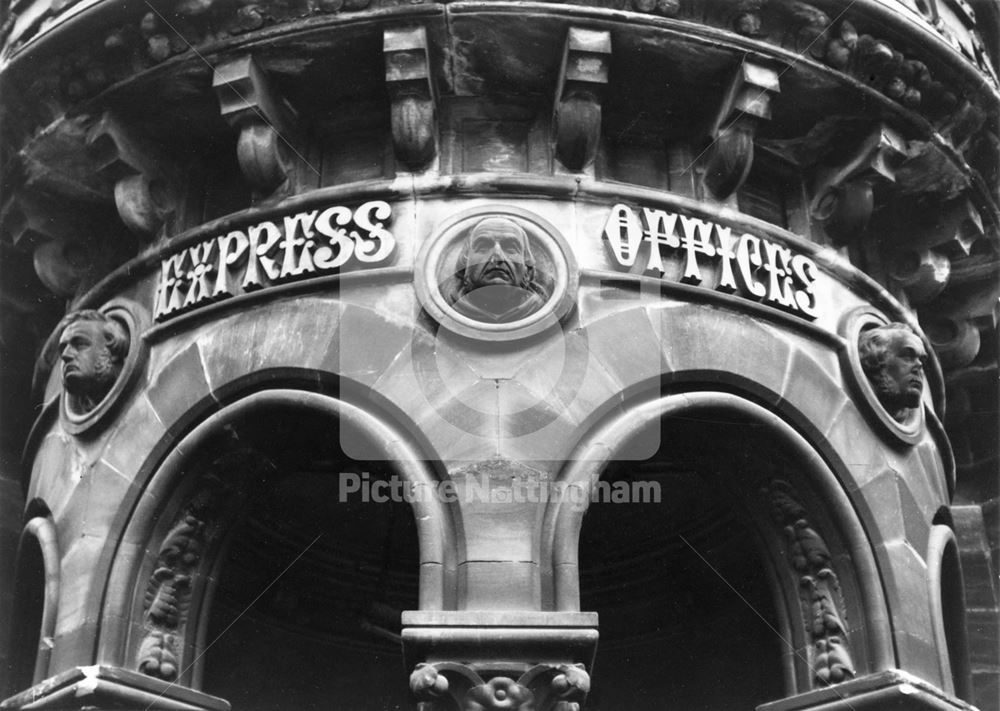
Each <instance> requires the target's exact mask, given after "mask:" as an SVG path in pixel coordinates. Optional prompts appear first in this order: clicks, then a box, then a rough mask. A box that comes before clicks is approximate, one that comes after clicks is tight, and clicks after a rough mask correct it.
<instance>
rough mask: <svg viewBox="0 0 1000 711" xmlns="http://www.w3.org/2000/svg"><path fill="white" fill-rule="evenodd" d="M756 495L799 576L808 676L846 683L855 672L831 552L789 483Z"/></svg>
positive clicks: (776, 484)
mask: <svg viewBox="0 0 1000 711" xmlns="http://www.w3.org/2000/svg"><path fill="white" fill-rule="evenodd" d="M761 493H762V494H763V495H764V496H765V497H766V498H767V500H768V503H769V507H770V512H771V518H772V520H773V521H774V522H775V524H777V525H778V526H780V527H781V530H782V532H783V533H784V535H785V538H786V540H787V542H788V562H789V565H790V567H791V569H792V572H793V573H794V574H796V575H798V576H799V585H800V594H801V602H802V612H803V616H804V618H805V621H806V629H807V633H808V634H809V637H810V639H811V642H812V653H811V654H810V659H809V663H810V668H811V669H812V673H813V678H814V679H815V680H816V681H817V682H818V683H820V684H836V683H839V682H842V681H846V680H847V679H849V678H851V677H853V676H854V675H855V669H854V664H853V662H852V661H851V652H850V645H849V644H848V639H847V628H846V624H845V622H844V616H843V613H842V612H841V610H843V607H844V605H843V602H842V600H841V592H840V582H839V581H838V579H837V574H836V573H835V572H834V571H833V568H832V566H831V564H830V558H831V557H830V550H829V548H828V547H827V545H826V542H825V541H824V540H823V537H822V536H821V535H820V533H819V532H818V531H817V530H816V529H815V528H814V527H813V525H812V524H811V523H810V521H809V518H808V514H807V513H806V510H805V508H804V507H803V506H802V504H801V503H800V502H799V501H798V499H797V498H796V495H795V491H794V490H793V489H792V487H791V485H790V484H789V483H788V482H786V481H781V480H775V481H772V482H771V483H770V484H769V485H768V486H766V487H764V489H763V490H762V492H761Z"/></svg>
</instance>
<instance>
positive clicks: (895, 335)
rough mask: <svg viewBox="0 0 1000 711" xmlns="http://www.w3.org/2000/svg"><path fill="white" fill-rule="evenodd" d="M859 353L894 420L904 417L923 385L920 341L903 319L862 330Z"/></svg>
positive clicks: (915, 403) (916, 404)
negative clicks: (901, 321)
mask: <svg viewBox="0 0 1000 711" xmlns="http://www.w3.org/2000/svg"><path fill="white" fill-rule="evenodd" d="M858 354H859V355H860V356H861V367H862V368H863V369H864V371H865V375H867V376H868V380H869V382H870V383H871V384H872V388H873V389H874V390H875V395H876V396H877V397H878V400H879V402H880V403H882V406H883V407H885V409H886V411H887V412H888V413H889V414H890V415H891V416H892V418H893V419H894V420H896V422H903V421H905V420H906V418H907V416H908V415H909V412H910V410H912V409H913V408H915V407H919V406H920V396H921V394H922V393H923V389H924V364H925V363H926V362H927V351H926V350H925V349H924V344H923V342H922V341H921V340H920V338H919V337H918V336H917V334H916V333H914V332H913V329H911V328H910V327H909V326H907V325H906V324H905V323H890V324H886V325H885V326H878V327H876V328H870V329H868V330H867V331H864V332H862V334H861V337H860V339H859V341H858Z"/></svg>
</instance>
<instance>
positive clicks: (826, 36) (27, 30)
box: [7, 0, 997, 118]
mask: <svg viewBox="0 0 1000 711" xmlns="http://www.w3.org/2000/svg"><path fill="white" fill-rule="evenodd" d="M36 4H37V5H41V3H36ZM418 4H422V3H418ZM109 5H110V3H109ZM164 5H165V6H161V5H159V4H158V5H157V7H153V6H152V5H150V6H148V7H146V6H142V8H141V9H142V12H141V13H136V14H134V15H132V16H129V17H119V18H116V20H114V21H109V27H108V29H107V30H105V31H104V32H99V33H96V37H97V38H99V41H97V42H95V43H94V44H93V45H91V46H89V47H86V46H81V47H80V48H79V49H78V51H77V53H76V54H75V55H74V56H72V57H68V56H67V57H64V58H60V59H58V60H56V61H58V62H59V63H60V65H61V66H63V68H64V70H65V71H60V72H58V74H60V75H62V76H66V77H70V78H71V79H70V80H69V81H67V82H65V83H64V84H63V85H62V86H61V87H60V90H61V91H62V92H63V94H64V95H65V98H67V99H69V100H71V101H75V100H78V99H80V98H85V97H88V96H92V95H94V94H96V93H98V92H100V91H102V90H103V89H105V88H107V87H109V86H111V85H112V84H114V83H115V82H117V81H120V80H121V79H123V78H124V77H125V76H127V75H128V74H129V73H131V72H133V71H134V70H135V65H134V62H135V61H136V60H139V61H140V62H141V63H142V64H144V65H145V66H153V65H156V64H159V63H161V62H163V61H165V60H167V59H169V58H170V57H173V56H176V55H180V54H184V53H187V52H189V51H191V50H192V48H198V47H199V46H202V45H205V44H208V43H217V42H222V41H226V40H230V39H235V38H239V37H240V36H242V35H246V34H247V33H250V32H254V31H257V30H261V29H264V28H267V27H272V26H278V25H281V24H285V23H291V22H295V21H301V20H302V19H304V18H309V17H317V18H319V17H323V16H339V15H349V14H351V13H358V12H362V11H365V10H368V9H369V8H370V6H371V5H372V0H346V2H345V0H287V1H285V2H280V3H261V2H250V3H245V2H240V3H234V2H229V1H228V0H202V1H200V2H190V1H189V0H175V1H174V2H172V3H166V4H164ZM375 5H377V6H379V7H385V8H387V9H388V8H395V7H396V6H397V5H398V3H396V2H394V0H375ZM597 5H598V6H599V7H603V8H607V9H610V10H616V11H619V10H622V9H629V10H633V11H636V12H637V13H641V14H648V15H652V16H653V17H656V18H657V19H658V20H660V21H663V20H662V19H660V18H666V20H668V21H670V20H675V19H676V20H683V21H687V22H699V23H703V24H706V25H708V26H709V27H713V28H719V29H723V30H726V31H731V32H734V33H737V34H739V35H742V36H744V37H747V38H749V39H752V40H758V41H763V42H767V43H769V44H772V45H776V46H778V47H781V48H782V49H784V50H787V51H790V52H794V53H796V54H806V55H808V56H809V57H810V58H812V59H814V60H816V61H818V62H821V63H823V64H825V65H827V66H829V67H831V68H832V69H835V70H837V71H842V72H845V73H847V74H849V75H851V76H853V77H855V78H856V79H857V80H858V81H861V82H862V83H864V84H868V85H870V86H872V87H874V88H875V89H876V90H877V91H879V92H880V93H882V94H884V95H885V96H886V97H887V98H889V99H891V100H893V101H896V102H898V103H900V104H901V105H903V106H906V107H908V108H911V109H920V110H922V111H925V112H926V113H928V114H929V115H930V116H931V117H934V118H936V117H940V116H943V115H946V114H947V113H948V112H949V111H952V110H953V109H954V108H955V106H956V105H957V101H958V97H957V95H956V93H955V86H956V85H955V84H954V82H953V81H951V80H950V79H949V78H946V77H944V76H939V75H938V74H939V72H938V73H934V72H931V71H930V70H929V69H928V66H927V63H928V62H933V61H934V60H935V59H937V57H934V56H916V55H914V54H913V53H912V52H907V53H905V54H904V53H903V52H901V51H900V50H898V49H896V48H895V47H894V46H893V44H892V41H891V38H890V37H888V36H884V35H885V33H886V29H884V28H885V25H884V23H883V22H880V21H879V20H881V19H882V17H881V15H884V14H886V11H885V10H883V9H881V8H879V7H878V3H875V2H867V3H857V6H856V7H851V8H847V9H846V10H844V11H839V10H841V8H839V7H837V6H835V5H831V4H829V3H824V2H816V3H806V2H802V1H801V0H749V1H748V0H744V1H743V2H739V3H736V2H733V3H705V4H704V5H705V7H704V8H703V7H702V4H700V3H699V4H691V5H690V6H686V5H685V4H684V3H678V2H675V1H674V0H669V1H667V0H657V1H653V0H632V1H631V2H625V0H602V1H601V2H599V3H597ZM59 7H60V9H62V8H63V5H62V4H59ZM37 10H41V12H42V15H43V16H44V15H45V14H51V15H58V14H59V13H58V12H53V11H52V10H51V9H50V10H49V11H48V13H46V12H45V10H44V9H42V8H40V7H39V8H37V9H36V11H37ZM847 10H850V11H849V12H848V11H847ZM28 14H30V13H28ZM39 19H40V18H39ZM925 22H926V25H927V32H928V33H935V34H938V35H939V36H940V37H941V39H942V42H941V43H940V44H941V47H940V48H938V51H937V54H938V55H940V54H941V52H942V51H944V52H947V51H948V49H947V47H950V49H951V50H952V51H954V52H956V53H958V54H960V55H961V56H962V57H963V58H964V59H965V60H966V61H967V62H968V63H969V65H970V67H975V68H976V69H977V70H978V71H979V73H980V75H981V77H982V81H983V82H984V83H988V84H990V85H992V86H993V87H994V89H995V88H996V86H997V79H996V77H995V75H994V73H993V70H992V68H991V65H990V61H989V57H988V56H987V55H986V52H985V50H984V45H983V42H982V40H981V38H980V37H979V35H978V34H977V32H976V31H975V23H974V20H968V21H963V20H962V19H961V18H959V17H951V16H949V17H947V18H944V17H939V18H937V19H933V18H930V17H928V18H926V20H925ZM43 26H44V25H43V23H41V22H37V21H36V23H34V24H31V23H30V22H20V23H19V22H18V21H17V18H16V17H15V18H14V19H13V22H10V21H9V22H8V23H7V30H8V31H9V32H10V37H11V40H10V41H11V43H12V47H13V49H14V51H15V53H16V51H17V49H18V48H19V46H20V45H21V44H23V43H25V42H26V41H27V40H29V39H30V38H32V37H33V36H34V35H35V34H36V33H38V34H44V30H43V29H42V27H43ZM872 27H874V28H878V30H873V32H874V34H869V33H867V32H865V31H864V30H863V29H858V28H864V29H869V28H872Z"/></svg>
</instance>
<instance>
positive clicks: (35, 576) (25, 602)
mask: <svg viewBox="0 0 1000 711" xmlns="http://www.w3.org/2000/svg"><path fill="white" fill-rule="evenodd" d="M30 508H31V507H29V510H30ZM46 513H47V512H46ZM14 590H15V598H14V614H13V617H12V620H13V630H12V634H11V642H12V647H11V649H12V650H16V651H17V653H16V654H14V655H12V660H13V668H12V669H11V670H10V675H9V677H8V679H7V683H6V684H5V693H7V694H8V695H9V694H12V693H14V692H17V691H22V690H24V689H26V688H28V687H29V686H31V685H32V684H34V683H36V682H38V681H41V680H42V679H43V678H44V677H45V674H46V672H47V671H48V666H49V657H50V656H51V650H52V635H53V634H54V632H55V622H56V608H57V605H58V599H59V554H58V550H57V542H56V530H55V526H54V525H53V523H52V519H50V518H49V517H48V516H47V515H45V516H34V517H32V518H31V519H30V520H29V521H28V523H27V524H26V525H25V527H24V530H23V531H22V533H21V543H20V546H19V548H18V557H17V572H16V573H15V577H14Z"/></svg>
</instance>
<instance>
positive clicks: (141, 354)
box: [60, 299, 149, 435]
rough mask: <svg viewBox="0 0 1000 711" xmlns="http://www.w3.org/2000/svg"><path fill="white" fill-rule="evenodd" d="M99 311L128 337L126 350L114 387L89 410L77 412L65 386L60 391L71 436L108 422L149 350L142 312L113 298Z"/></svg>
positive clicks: (65, 427)
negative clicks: (144, 337)
mask: <svg viewBox="0 0 1000 711" xmlns="http://www.w3.org/2000/svg"><path fill="white" fill-rule="evenodd" d="M98 311H100V312H101V313H102V314H104V315H105V316H106V317H108V318H109V319H112V320H114V321H115V322H116V323H117V324H118V325H119V326H120V327H121V328H122V329H123V331H124V332H125V334H126V335H127V336H128V351H127V352H126V354H125V356H124V358H123V360H122V363H121V370H120V372H119V373H118V376H117V377H116V379H115V381H114V384H113V385H112V386H111V387H110V389H109V390H108V392H107V393H106V394H105V395H104V397H103V398H101V399H100V401H99V402H97V403H95V405H94V407H93V408H92V409H89V410H85V411H81V410H80V409H78V408H77V407H76V406H75V405H74V401H73V398H72V397H71V396H70V395H69V393H67V392H66V390H65V387H64V388H63V390H62V394H61V396H60V401H61V404H60V409H61V410H62V416H63V428H64V429H65V430H66V431H67V432H69V433H70V434H74V435H82V434H84V433H87V432H89V431H92V430H93V431H96V430H97V429H99V428H100V427H102V426H104V425H106V424H107V423H108V422H109V421H110V420H111V417H112V415H113V414H114V411H115V409H116V408H117V406H118V405H119V404H120V403H121V401H122V400H123V399H124V396H125V394H126V393H127V392H129V391H130V390H131V388H132V386H133V385H134V384H135V381H136V379H137V377H138V375H139V374H140V373H141V372H142V367H143V365H144V363H145V359H146V352H147V350H148V349H147V346H146V343H145V342H144V341H143V339H142V336H141V334H142V332H143V329H145V328H146V327H148V325H149V317H148V315H147V313H146V311H145V309H143V308H142V307H141V306H139V305H138V304H135V303H134V302H131V301H128V300H126V299H114V300H112V301H110V302H108V303H107V304H105V305H104V306H102V307H101V308H100V309H98Z"/></svg>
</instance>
